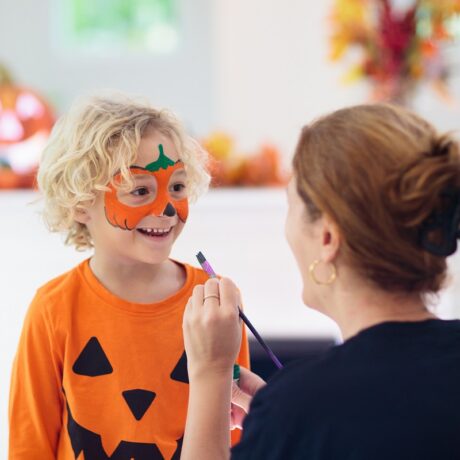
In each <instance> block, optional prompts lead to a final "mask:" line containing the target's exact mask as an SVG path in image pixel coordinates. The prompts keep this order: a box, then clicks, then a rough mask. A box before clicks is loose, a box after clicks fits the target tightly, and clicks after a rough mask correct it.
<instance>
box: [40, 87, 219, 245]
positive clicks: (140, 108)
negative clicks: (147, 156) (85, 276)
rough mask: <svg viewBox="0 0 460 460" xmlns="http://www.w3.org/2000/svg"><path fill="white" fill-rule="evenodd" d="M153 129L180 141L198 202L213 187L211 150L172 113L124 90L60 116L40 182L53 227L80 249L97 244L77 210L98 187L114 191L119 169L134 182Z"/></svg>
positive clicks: (192, 196)
mask: <svg viewBox="0 0 460 460" xmlns="http://www.w3.org/2000/svg"><path fill="white" fill-rule="evenodd" d="M147 130H154V131H158V132H160V133H162V134H164V135H166V136H168V137H169V138H170V139H171V141H172V142H173V143H174V145H175V147H176V149H177V151H178V152H179V156H180V158H181V160H182V161H183V162H184V166H185V170H186V172H187V188H188V196H189V199H190V200H191V201H195V200H196V199H197V198H198V197H199V196H200V195H201V194H202V193H204V192H205V191H206V190H207V188H208V185H209V181H210V176H209V174H208V172H207V170H206V162H207V154H206V152H205V151H204V150H203V148H202V147H201V146H200V144H199V143H198V142H197V141H196V140H194V139H192V138H191V137H190V136H188V135H187V134H186V133H185V131H184V129H183V127H182V125H181V124H180V123H179V121H178V120H177V118H176V117H175V116H174V115H173V113H172V112H170V111H169V110H164V109H161V110H158V109H155V108H153V107H151V106H150V105H149V104H147V103H145V102H143V101H139V100H135V99H133V98H129V97H127V96H125V95H121V94H119V93H117V94H113V93H111V94H107V95H103V96H90V97H87V98H84V99H81V100H79V101H77V102H76V103H75V104H74V105H73V106H72V108H71V110H70V111H69V112H68V113H67V114H66V115H65V116H63V117H62V118H60V119H59V120H58V122H57V123H56V125H55V126H54V128H53V131H52V133H51V136H50V138H49V141H48V144H47V146H46V147H45V149H44V151H43V154H42V158H41V161H40V166H39V170H38V176H37V182H38V187H39V190H40V192H41V195H42V198H43V201H44V203H43V210H42V215H43V218H44V220H45V223H46V225H47V227H48V228H49V230H50V231H53V232H62V233H64V234H65V235H66V239H65V243H66V244H69V245H73V246H75V247H76V249H77V250H85V249H89V248H91V247H93V243H92V241H91V236H90V234H89V232H88V229H87V228H86V225H84V224H81V223H79V222H77V221H76V220H75V213H76V212H77V211H78V210H81V209H85V208H87V207H88V206H91V205H92V204H93V203H94V201H95V199H96V195H97V192H99V191H106V190H109V189H108V185H109V184H110V183H111V181H112V179H113V177H114V175H115V174H116V173H117V172H120V173H121V176H122V178H123V182H124V183H125V184H127V185H128V186H130V185H131V184H132V177H131V174H130V170H129V166H130V165H132V164H133V163H134V160H135V158H136V156H137V150H138V147H139V143H140V141H141V138H142V136H143V135H144V133H146V131H147Z"/></svg>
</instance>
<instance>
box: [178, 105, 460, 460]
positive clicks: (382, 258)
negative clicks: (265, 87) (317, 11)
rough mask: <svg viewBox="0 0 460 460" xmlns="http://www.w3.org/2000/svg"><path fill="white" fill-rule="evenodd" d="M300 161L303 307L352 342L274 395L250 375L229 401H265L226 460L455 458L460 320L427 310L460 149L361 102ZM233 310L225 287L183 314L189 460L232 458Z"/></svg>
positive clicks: (456, 217)
mask: <svg viewBox="0 0 460 460" xmlns="http://www.w3.org/2000/svg"><path fill="white" fill-rule="evenodd" d="M293 164H294V176H293V179H292V181H291V183H290V185H289V187H288V201H289V211H288V215H287V219H286V237H287V240H288V242H289V245H290V247H291V249H292V251H293V253H294V256H295V258H296V261H297V264H298V267H299V270H300V273H301V275H302V279H303V294H302V297H303V301H304V303H305V304H306V305H308V306H309V307H311V308H314V309H315V310H318V311H320V312H322V313H324V314H326V315H328V316H329V317H331V318H332V319H333V320H334V321H336V323H337V324H338V326H339V327H340V330H341V332H342V334H343V339H344V343H343V344H342V345H339V346H337V347H334V348H332V349H331V350H329V351H327V352H326V353H324V354H323V355H321V356H319V357H318V358H317V359H316V360H314V361H313V362H311V361H308V362H307V361H305V362H304V361H299V362H297V363H295V364H293V365H290V366H288V367H287V368H286V369H284V370H282V371H281V372H279V373H278V374H277V375H276V376H275V377H274V378H273V379H272V380H271V381H270V382H269V384H268V385H266V386H264V382H263V381H261V380H260V379H258V378H257V376H255V375H254V374H252V373H250V372H249V371H245V372H243V374H242V378H241V383H240V387H241V390H242V392H243V394H244V396H243V397H242V395H241V392H238V394H234V396H233V403H236V404H238V405H239V406H243V407H245V406H246V405H247V400H249V399H250V398H251V397H252V396H253V395H254V394H255V393H256V392H257V394H256V395H255V397H254V399H253V400H252V403H251V408H250V411H249V414H248V416H247V417H246V419H245V421H244V432H243V437H242V441H241V442H240V444H238V445H237V446H236V447H235V448H234V449H233V450H232V453H231V458H232V459H238V460H241V459H264V460H269V459H270V460H272V459H273V460H274V459H283V460H284V459H318V460H319V459H321V460H324V459H353V460H364V459H365V460H375V459H385V460H389V459H392V460H394V459H405V460H406V459H417V460H420V459H454V458H456V459H458V458H460V321H442V320H440V319H438V318H437V317H436V316H435V315H434V314H433V313H431V312H430V310H429V309H428V306H429V299H430V297H432V295H433V294H436V293H438V292H439V290H440V289H441V288H442V286H443V284H444V281H445V279H446V257H447V256H448V255H450V254H452V253H453V252H455V250H456V247H457V241H456V240H457V234H458V226H459V221H460V151H459V146H458V144H457V143H456V142H455V141H454V140H453V139H451V138H450V137H448V136H446V135H438V133H437V132H436V131H435V130H434V128H433V127H432V126H431V125H430V124H428V123H427V122H426V121H424V120H423V119H421V118H419V117H418V116H416V115H415V114H413V113H410V112H408V111H406V110H403V109H401V108H396V107H392V106H388V105H363V106H356V107H351V108H347V109H343V110H339V111H337V112H335V113H332V114H331V115H329V116H326V117H324V118H322V119H320V120H318V121H316V122H314V123H313V124H311V125H310V126H307V127H305V128H304V129H303V131H302V133H301V136H300V140H299V143H298V146H297V149H296V153H295V157H294V163H293ZM237 305H238V291H237V290H236V288H235V286H234V285H233V284H232V283H231V282H230V281H229V280H225V279H224V280H222V281H221V282H220V283H218V282H216V281H215V280H211V281H209V282H207V283H206V284H205V285H204V286H197V287H196V288H195V291H194V293H193V296H192V298H191V299H190V300H189V303H188V305H187V308H186V312H185V315H184V325H183V328H184V337H185V344H186V351H187V356H188V366H189V379H190V399H189V411H188V419H187V425H186V434H185V438H184V444H183V451H182V457H181V458H182V459H183V460H185V459H193V460H196V459H200V460H206V459H212V460H217V459H227V458H230V453H229V451H228V426H229V423H230V422H229V417H228V413H229V410H230V404H231V401H230V398H231V373H232V364H233V362H234V359H235V357H236V355H237V353H238V347H239V343H240V334H241V329H240V327H239V320H238V312H237ZM234 393H235V392H234Z"/></svg>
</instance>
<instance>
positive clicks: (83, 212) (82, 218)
mask: <svg viewBox="0 0 460 460" xmlns="http://www.w3.org/2000/svg"><path fill="white" fill-rule="evenodd" d="M73 218H74V220H75V221H77V222H78V223H79V224H87V223H88V221H89V220H90V217H89V214H88V211H87V209H85V208H77V209H75V213H74V216H73Z"/></svg>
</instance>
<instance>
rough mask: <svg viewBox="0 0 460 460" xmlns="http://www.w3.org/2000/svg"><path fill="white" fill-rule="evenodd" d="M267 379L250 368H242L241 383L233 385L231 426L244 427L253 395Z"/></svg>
mask: <svg viewBox="0 0 460 460" xmlns="http://www.w3.org/2000/svg"><path fill="white" fill-rule="evenodd" d="M264 385H266V383H265V381H264V380H263V379H261V378H260V377H259V376H258V375H257V374H254V373H253V372H251V371H250V370H249V369H246V368H244V367H241V368H240V380H239V385H237V384H236V383H233V385H232V409H231V427H232V429H233V428H242V427H243V421H244V419H245V418H246V415H247V413H248V412H249V406H250V404H251V401H252V398H253V396H254V395H255V394H256V393H257V392H258V391H259V390H260V389H261V388H262V387H263V386H264Z"/></svg>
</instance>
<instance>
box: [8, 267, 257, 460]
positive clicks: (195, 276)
mask: <svg viewBox="0 0 460 460" xmlns="http://www.w3.org/2000/svg"><path fill="white" fill-rule="evenodd" d="M184 267H185V270H186V274H187V276H186V282H185V285H184V286H183V287H182V288H181V289H180V290H179V291H178V292H177V293H176V294H174V295H173V296H171V297H169V298H168V299H165V300H164V301H161V302H157V303H155V304H149V305H145V304H136V303H131V302H126V301H124V300H122V299H120V298H118V297H116V296H115V295H113V294H112V293H110V292H109V291H108V290H106V289H105V288H104V287H103V286H102V285H101V284H100V283H99V281H98V280H97V279H96V278H95V276H94V275H93V273H92V272H91V269H90V268H89V263H88V261H85V262H82V263H81V264H80V265H79V266H77V267H76V268H74V269H73V270H71V271H70V272H68V273H66V274H64V275H62V276H60V277H58V278H56V279H55V280H52V281H50V282H49V283H48V284H46V285H45V286H43V287H42V288H41V289H39V290H38V292H37V295H36V297H35V299H34V300H33V302H32V305H31V307H30V309H29V312H28V314H27V317H26V320H25V323H24V328H23V332H22V335H21V340H20V343H19V348H18V352H17V355H16V358H15V363H14V368H13V375H12V384H11V394H10V457H9V458H10V460H26V459H27V460H30V459H35V458H36V459H40V460H51V459H57V460H107V459H114V460H131V459H134V460H157V459H168V460H169V459H174V460H179V459H180V452H181V447H182V438H183V435H184V428H185V420H186V411H187V404H188V390H189V387H188V374H187V357H186V354H185V351H184V343H183V336H182V316H183V311H184V308H185V305H186V302H187V300H188V298H189V297H190V295H191V294H192V290H193V287H194V286H195V285H196V284H202V283H204V282H205V281H206V280H207V278H208V277H207V275H206V273H204V272H203V271H202V270H200V269H197V268H193V267H191V266H189V265H184ZM237 361H238V363H239V364H241V365H243V366H246V367H248V365H249V357H248V347H247V340H246V335H245V333H244V334H243V341H242V346H241V351H240V354H239V357H238V360H237ZM238 437H239V433H238V432H232V442H236V441H237V439H238Z"/></svg>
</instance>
